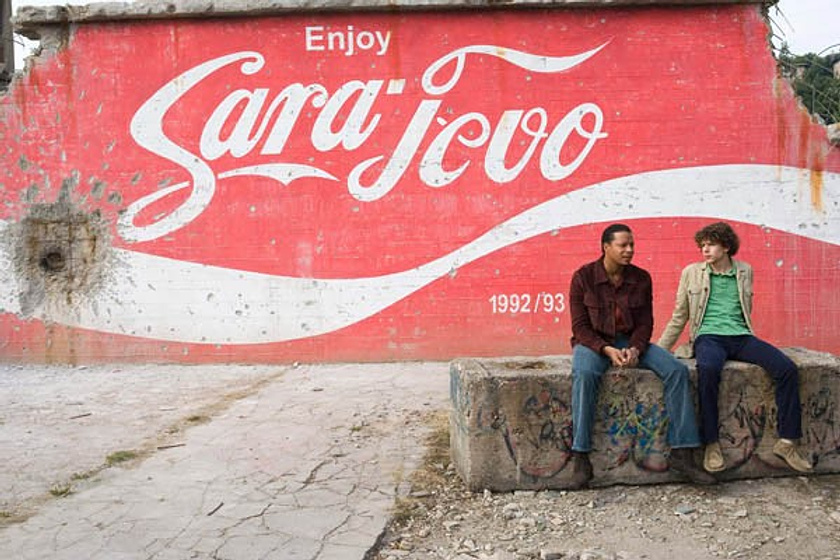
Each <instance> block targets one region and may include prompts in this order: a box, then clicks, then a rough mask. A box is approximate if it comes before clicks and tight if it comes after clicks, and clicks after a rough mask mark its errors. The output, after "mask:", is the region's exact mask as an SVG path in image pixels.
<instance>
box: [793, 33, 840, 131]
mask: <svg viewBox="0 0 840 560" xmlns="http://www.w3.org/2000/svg"><path fill="white" fill-rule="evenodd" d="M778 60H779V67H780V69H781V72H782V75H784V76H785V77H786V78H788V79H789V80H790V81H791V84H792V85H793V89H794V91H795V92H796V95H797V96H799V98H800V99H802V103H804V104H805V106H806V107H807V108H808V110H809V111H810V112H811V114H812V115H819V116H820V118H821V119H822V120H823V121H824V122H825V124H833V123H836V122H840V79H837V78H835V77H834V71H833V68H832V65H833V64H834V63H836V62H837V61H838V60H840V54H834V55H829V56H819V55H816V54H814V53H808V54H806V55H794V54H791V52H790V51H789V50H788V46H787V45H786V44H785V45H782V48H781V49H780V51H779V55H778Z"/></svg>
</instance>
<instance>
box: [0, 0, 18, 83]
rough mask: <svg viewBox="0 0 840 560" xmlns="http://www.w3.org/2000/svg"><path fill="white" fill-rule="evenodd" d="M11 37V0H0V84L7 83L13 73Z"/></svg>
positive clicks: (13, 53) (13, 60)
mask: <svg viewBox="0 0 840 560" xmlns="http://www.w3.org/2000/svg"><path fill="white" fill-rule="evenodd" d="M12 37H13V34H12V0H0V86H5V85H6V84H8V83H9V82H10V81H11V79H12V75H13V74H14V73H15V52H14V43H13V42H12Z"/></svg>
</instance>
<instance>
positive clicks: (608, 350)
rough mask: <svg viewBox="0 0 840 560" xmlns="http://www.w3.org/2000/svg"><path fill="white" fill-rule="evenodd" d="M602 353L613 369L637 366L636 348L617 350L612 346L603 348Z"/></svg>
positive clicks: (637, 353) (637, 355) (637, 354)
mask: <svg viewBox="0 0 840 560" xmlns="http://www.w3.org/2000/svg"><path fill="white" fill-rule="evenodd" d="M603 352H604V355H605V356H606V357H607V358H609V359H610V362H612V365H614V366H615V367H636V366H637V365H639V349H638V348H633V347H630V348H621V349H618V348H615V347H613V346H604V350H603Z"/></svg>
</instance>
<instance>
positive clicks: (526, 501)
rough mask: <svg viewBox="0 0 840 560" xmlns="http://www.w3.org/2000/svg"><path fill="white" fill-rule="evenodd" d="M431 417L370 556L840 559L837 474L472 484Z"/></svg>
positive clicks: (442, 425)
mask: <svg viewBox="0 0 840 560" xmlns="http://www.w3.org/2000/svg"><path fill="white" fill-rule="evenodd" d="M435 424H436V425H435V430H434V434H433V436H432V438H431V439H430V441H429V454H428V456H427V457H426V462H425V465H424V467H423V468H422V469H421V470H420V471H418V472H416V473H415V474H414V477H413V481H412V482H413V485H412V490H411V494H410V495H409V496H407V497H406V498H404V499H402V500H400V502H399V503H398V504H397V506H396V508H395V511H394V516H393V519H392V521H391V523H390V525H389V527H388V529H387V530H386V532H385V534H384V535H383V537H382V539H381V542H380V546H379V548H378V550H376V551H375V552H373V553H371V554H370V555H369V558H370V559H376V560H395V559H412V560H421V559H422V560H428V559H438V558H440V559H447V560H470V559H481V560H520V559H521V560H525V559H537V558H539V559H575V560H614V559H615V560H618V559H636V558H644V559H663V560H665V559H667V560H671V559H673V558H679V559H680V560H700V559H707V558H710V559H711V558H773V559H785V560H792V559H800V558H801V559H808V560H822V559H825V560H829V559H830V560H840V475H822V476H811V477H803V476H792V477H788V478H774V479H759V480H745V481H737V482H728V483H725V484H720V485H718V486H714V487H705V488H701V487H697V486H693V485H690V484H667V485H658V486H613V487H610V488H601V489H597V490H583V491H578V492H566V491H544V492H514V493H507V494H492V493H490V492H487V491H485V492H483V493H474V492H470V491H468V490H467V489H466V487H465V486H464V484H463V482H462V481H461V479H460V478H459V477H458V475H457V474H456V472H455V471H454V468H453V467H452V465H451V464H450V463H449V458H448V453H449V446H448V431H447V427H446V419H445V417H443V416H440V417H438V418H436V419H435Z"/></svg>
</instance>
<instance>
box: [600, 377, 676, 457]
mask: <svg viewBox="0 0 840 560" xmlns="http://www.w3.org/2000/svg"><path fill="white" fill-rule="evenodd" d="M604 385H605V386H604V388H603V389H602V396H601V398H600V399H599V406H598V410H599V411H600V417H601V420H602V421H603V426H604V428H603V429H604V430H605V433H606V436H607V437H608V438H609V443H610V446H609V448H608V449H607V450H605V451H607V453H608V454H610V455H611V456H610V458H609V460H608V461H607V465H608V466H607V468H608V469H611V468H618V467H620V466H622V465H624V464H625V463H626V462H628V461H631V462H632V463H633V464H635V465H636V467H637V468H640V469H644V470H649V471H655V472H660V471H664V470H667V468H668V463H667V459H666V457H665V451H667V449H668V448H667V443H666V438H665V436H666V434H667V433H668V415H667V412H666V411H665V408H664V407H663V406H662V404H661V386H660V385H658V384H654V385H653V386H652V387H648V384H644V383H639V382H638V381H637V380H635V379H632V378H631V377H629V376H627V375H625V374H616V375H613V376H611V379H610V382H609V383H605V384H604ZM595 429H596V430H597V429H600V426H596V427H595Z"/></svg>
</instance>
